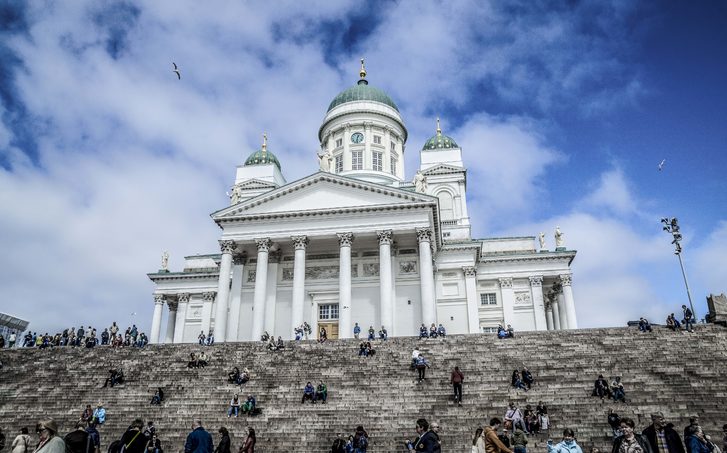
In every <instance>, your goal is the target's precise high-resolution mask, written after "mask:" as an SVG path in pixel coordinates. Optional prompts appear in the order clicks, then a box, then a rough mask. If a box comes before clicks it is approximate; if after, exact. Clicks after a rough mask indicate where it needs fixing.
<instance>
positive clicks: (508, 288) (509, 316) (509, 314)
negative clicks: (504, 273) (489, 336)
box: [499, 277, 517, 329]
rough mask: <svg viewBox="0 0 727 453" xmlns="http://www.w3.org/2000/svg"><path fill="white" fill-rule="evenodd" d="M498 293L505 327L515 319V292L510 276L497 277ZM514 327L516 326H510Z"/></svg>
mask: <svg viewBox="0 0 727 453" xmlns="http://www.w3.org/2000/svg"><path fill="white" fill-rule="evenodd" d="M499 282H500V295H501V296H502V317H503V319H504V321H503V322H504V323H505V325H504V326H503V327H506V328H507V325H508V324H512V322H513V319H515V293H514V292H513V290H512V278H510V277H505V278H501V279H499ZM512 327H513V328H514V329H516V328H517V326H512Z"/></svg>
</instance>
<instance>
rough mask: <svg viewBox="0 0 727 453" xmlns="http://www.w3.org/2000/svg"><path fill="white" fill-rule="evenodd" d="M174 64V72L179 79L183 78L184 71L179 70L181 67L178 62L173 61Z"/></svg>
mask: <svg viewBox="0 0 727 453" xmlns="http://www.w3.org/2000/svg"><path fill="white" fill-rule="evenodd" d="M172 65H174V69H172V72H174V73H175V74H177V78H178V79H179V80H182V73H181V72H180V71H179V67H178V66H177V63H175V62H172Z"/></svg>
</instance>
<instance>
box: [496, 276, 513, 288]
mask: <svg viewBox="0 0 727 453" xmlns="http://www.w3.org/2000/svg"><path fill="white" fill-rule="evenodd" d="M498 281H499V282H500V288H512V278H511V277H503V278H500V279H498Z"/></svg>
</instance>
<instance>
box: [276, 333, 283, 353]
mask: <svg viewBox="0 0 727 453" xmlns="http://www.w3.org/2000/svg"><path fill="white" fill-rule="evenodd" d="M276 346H277V348H278V351H280V350H281V349H285V343H283V337H280V336H279V337H278V344H277V345H276Z"/></svg>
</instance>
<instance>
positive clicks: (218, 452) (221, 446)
mask: <svg viewBox="0 0 727 453" xmlns="http://www.w3.org/2000/svg"><path fill="white" fill-rule="evenodd" d="M217 432H219V433H220V435H221V436H222V437H221V438H220V443H218V444H217V448H215V452H214V453H230V444H231V441H230V432H229V431H227V428H225V427H224V426H220V429H218V430H217Z"/></svg>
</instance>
